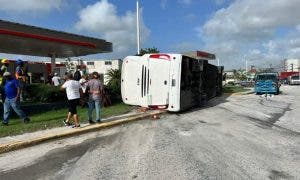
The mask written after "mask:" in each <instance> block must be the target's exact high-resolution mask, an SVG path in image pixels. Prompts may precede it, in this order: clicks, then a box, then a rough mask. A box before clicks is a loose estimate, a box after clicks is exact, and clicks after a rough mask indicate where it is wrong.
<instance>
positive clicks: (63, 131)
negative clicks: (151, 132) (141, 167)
mask: <svg viewBox="0 0 300 180" xmlns="http://www.w3.org/2000/svg"><path fill="white" fill-rule="evenodd" d="M163 113H165V111H159V110H149V111H147V112H132V113H128V114H124V115H120V116H114V117H109V118H106V119H103V122H102V123H100V124H94V125H89V124H81V128H77V129H73V128H70V127H59V128H53V129H47V130H42V131H37V132H33V133H26V134H22V135H17V136H9V137H3V138H0V154H1V153H5V152H9V151H14V150H18V149H22V148H25V147H29V146H33V145H37V144H40V143H43V142H46V141H50V140H55V139H58V138H64V137H70V136H74V135H77V134H83V133H87V132H91V131H96V130H100V129H103V128H108V127H112V126H116V125H120V124H124V123H128V122H132V121H137V120H140V119H145V118H149V117H152V116H154V115H159V114H163ZM62 123H63V122H62Z"/></svg>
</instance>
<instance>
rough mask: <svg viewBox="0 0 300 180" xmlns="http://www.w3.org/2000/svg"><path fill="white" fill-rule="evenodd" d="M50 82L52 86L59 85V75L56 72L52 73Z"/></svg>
mask: <svg viewBox="0 0 300 180" xmlns="http://www.w3.org/2000/svg"><path fill="white" fill-rule="evenodd" d="M52 84H53V85H54V86H59V85H60V77H59V76H58V74H57V73H54V77H53V78H52Z"/></svg>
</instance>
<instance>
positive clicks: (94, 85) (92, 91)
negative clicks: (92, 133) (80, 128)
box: [87, 72, 103, 124]
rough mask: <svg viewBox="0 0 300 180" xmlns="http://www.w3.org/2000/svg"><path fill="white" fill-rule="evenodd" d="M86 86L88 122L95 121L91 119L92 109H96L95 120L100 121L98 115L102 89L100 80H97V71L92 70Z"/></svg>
mask: <svg viewBox="0 0 300 180" xmlns="http://www.w3.org/2000/svg"><path fill="white" fill-rule="evenodd" d="M87 88H88V90H89V100H88V118H89V123H90V124H93V123H95V122H94V121H93V116H92V115H93V110H94V109H96V122H97V123H100V122H101V117H100V95H101V92H102V91H103V86H102V83H101V81H100V80H99V74H98V73H97V72H93V79H91V80H89V81H88V83H87Z"/></svg>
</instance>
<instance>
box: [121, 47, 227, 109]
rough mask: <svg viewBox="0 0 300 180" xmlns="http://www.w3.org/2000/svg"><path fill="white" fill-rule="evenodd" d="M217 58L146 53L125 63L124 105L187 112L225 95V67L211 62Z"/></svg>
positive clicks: (126, 60)
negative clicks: (211, 99)
mask: <svg viewBox="0 0 300 180" xmlns="http://www.w3.org/2000/svg"><path fill="white" fill-rule="evenodd" d="M212 59H215V55H213V54H209V53H206V52H202V51H195V52H189V53H184V54H166V53H159V54H145V55H144V56H128V57H126V58H125V59H124V60H123V66H122V77H121V92H122V99H123V101H124V103H126V104H129V105H138V106H142V107H149V108H154V109H167V110H169V111H181V110H187V109H189V108H191V107H195V106H200V105H201V104H202V103H203V102H204V101H206V100H208V99H210V98H212V97H215V96H217V95H220V94H221V93H222V71H223V67H217V66H214V65H211V64H209V63H208V60H212Z"/></svg>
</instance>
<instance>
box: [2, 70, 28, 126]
mask: <svg viewBox="0 0 300 180" xmlns="http://www.w3.org/2000/svg"><path fill="white" fill-rule="evenodd" d="M3 76H4V77H5V79H6V82H5V86H4V91H5V95H6V98H5V101H4V104H3V106H4V113H3V122H2V124H3V125H6V126H7V125H8V120H9V115H10V110H11V108H13V110H14V111H15V112H16V113H17V114H18V116H19V117H20V118H22V119H23V121H24V123H28V122H29V121H30V119H29V118H28V117H27V115H26V114H25V113H24V112H23V111H22V110H21V109H20V91H21V90H20V83H19V81H18V80H17V79H15V78H13V77H12V75H11V73H10V72H5V73H4V74H3Z"/></svg>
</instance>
